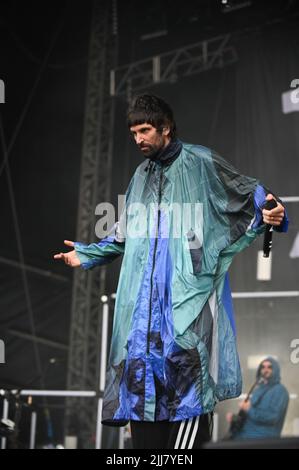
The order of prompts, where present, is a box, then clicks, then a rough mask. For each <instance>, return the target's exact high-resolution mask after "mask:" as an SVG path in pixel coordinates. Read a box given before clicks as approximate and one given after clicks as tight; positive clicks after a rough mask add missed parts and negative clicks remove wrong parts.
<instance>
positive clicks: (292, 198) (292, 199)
mask: <svg viewBox="0 0 299 470" xmlns="http://www.w3.org/2000/svg"><path fill="white" fill-rule="evenodd" d="M279 199H281V200H282V202H299V196H285V197H280V198H279Z"/></svg>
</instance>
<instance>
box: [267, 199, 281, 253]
mask: <svg viewBox="0 0 299 470" xmlns="http://www.w3.org/2000/svg"><path fill="white" fill-rule="evenodd" d="M277 205H278V204H277V202H276V201H275V199H271V200H270V201H266V202H265V204H264V205H263V209H266V210H267V211H271V210H272V209H274V208H275V207H277ZM272 234H273V225H269V224H267V226H266V231H265V235H264V246H263V251H264V255H263V256H264V258H269V255H270V251H271V248H272Z"/></svg>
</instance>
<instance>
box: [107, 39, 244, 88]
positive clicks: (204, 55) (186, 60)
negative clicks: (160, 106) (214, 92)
mask: <svg viewBox="0 0 299 470" xmlns="http://www.w3.org/2000/svg"><path fill="white" fill-rule="evenodd" d="M229 41H230V35H229V34H226V35H224V36H219V37H216V38H213V39H209V40H206V41H202V42H199V43H196V44H192V45H189V46H186V47H182V48H179V49H176V50H174V51H171V52H167V53H164V54H160V55H157V56H154V57H150V58H148V59H144V60H140V61H138V62H134V63H132V64H129V65H124V66H122V67H117V68H116V69H114V70H112V71H111V94H112V95H113V96H117V95H122V94H126V95H127V96H130V95H131V93H132V91H137V90H141V89H144V88H147V87H151V86H153V85H155V84H159V83H166V82H169V83H175V82H177V81H178V80H179V79H181V78H183V77H188V76H191V75H195V74H199V73H201V72H205V71H207V70H210V69H212V68H217V67H218V68H221V67H224V66H226V65H230V64H233V63H234V62H236V61H237V59H238V56H237V51H236V49H235V48H234V47H233V46H232V45H229Z"/></svg>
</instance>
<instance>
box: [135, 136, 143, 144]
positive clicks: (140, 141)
mask: <svg viewBox="0 0 299 470" xmlns="http://www.w3.org/2000/svg"><path fill="white" fill-rule="evenodd" d="M135 140H136V144H137V145H140V144H141V143H142V142H143V141H144V137H143V135H141V134H137V135H136V137H135Z"/></svg>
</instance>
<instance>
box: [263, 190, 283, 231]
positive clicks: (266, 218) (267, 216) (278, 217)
mask: <svg viewBox="0 0 299 470" xmlns="http://www.w3.org/2000/svg"><path fill="white" fill-rule="evenodd" d="M271 199H274V200H275V201H276V199H275V197H274V196H273V194H268V196H267V197H266V200H267V201H271ZM276 202H277V201H276ZM283 218H284V207H283V205H282V204H280V202H277V207H274V209H272V210H270V211H267V210H266V209H263V222H264V223H265V224H268V225H274V226H278V225H280V224H281V222H282V221H283Z"/></svg>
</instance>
